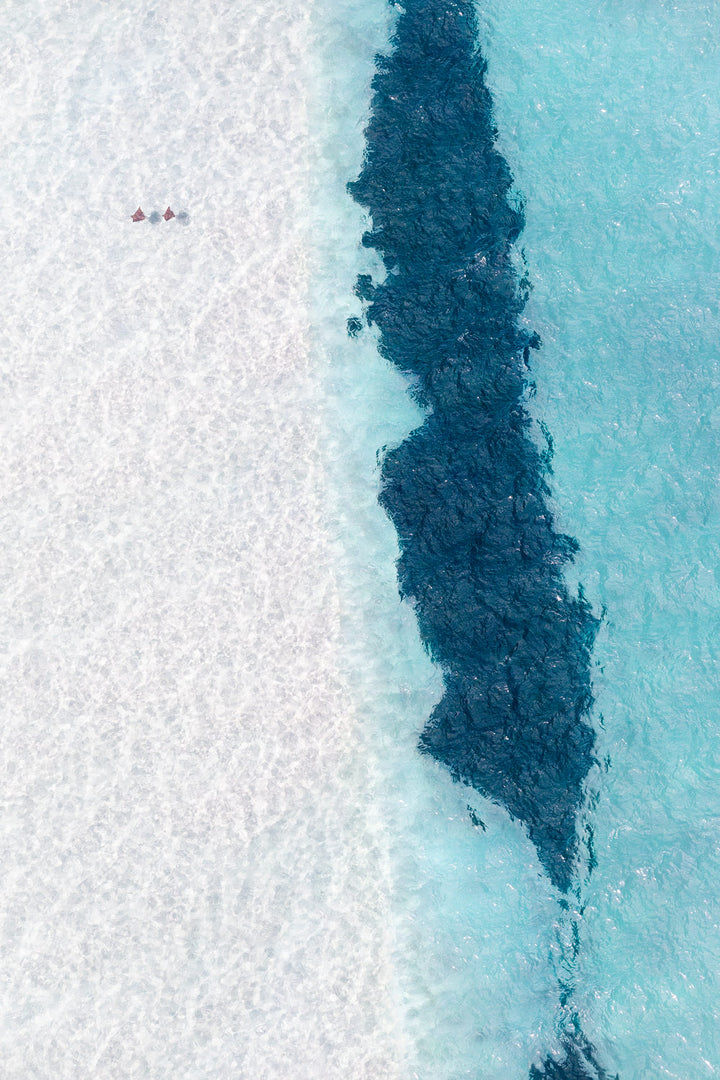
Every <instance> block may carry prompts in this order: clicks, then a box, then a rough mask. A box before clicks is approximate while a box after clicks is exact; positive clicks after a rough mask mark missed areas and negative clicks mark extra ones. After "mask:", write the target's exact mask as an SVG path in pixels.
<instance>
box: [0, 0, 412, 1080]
mask: <svg viewBox="0 0 720 1080" xmlns="http://www.w3.org/2000/svg"><path fill="white" fill-rule="evenodd" d="M298 10H299V9H298V8H297V5H292V4H290V3H287V2H285V0H282V2H281V3H280V4H275V5H273V6H272V8H269V7H268V6H267V5H259V4H257V3H254V2H248V0H246V2H243V3H240V4H238V5H228V4H224V3H221V2H219V0H202V2H201V3H200V4H191V3H187V2H185V0H182V2H180V3H177V4H174V5H172V7H171V8H167V9H164V10H163V9H161V8H160V7H158V8H157V9H156V10H155V11H154V12H153V11H151V10H150V9H149V8H148V6H147V5H146V4H145V3H142V2H140V0H131V2H130V3H127V4H123V5H121V6H117V5H107V4H104V3H100V2H98V0H92V2H90V0H83V2H81V3H79V4H76V5H72V6H69V5H67V4H65V3H62V2H60V0H43V2H42V3H40V2H39V0H29V2H28V3H26V4H22V5H16V6H15V8H14V9H12V10H10V11H9V12H8V10H7V9H6V11H5V14H4V15H3V16H2V23H3V24H4V25H3V33H2V40H3V41H4V45H3V46H2V58H1V59H2V62H1V64H0V79H1V80H2V87H3V91H2V92H3V100H4V103H5V104H4V108H3V112H2V115H1V116H0V131H1V132H2V142H3V173H4V178H3V183H2V202H1V203H0V222H1V224H2V241H1V244H0V269H1V272H2V278H3V283H4V285H3V288H4V304H3V318H2V323H1V326H2V330H1V334H0V342H1V354H2V380H3V406H2V408H3V437H2V454H1V455H0V469H1V470H2V479H1V481H0V483H1V491H2V524H1V528H2V535H3V548H4V555H3V560H2V563H3V579H4V599H3V603H2V606H1V607H0V620H1V627H0V639H1V640H2V648H3V657H2V702H3V712H4V719H3V723H2V726H1V727H0V744H1V750H0V762H1V769H2V780H1V781H0V793H1V800H2V805H1V811H0V837H1V839H0V864H1V865H2V875H0V911H1V912H2V923H1V925H0V955H2V989H1V997H2V1005H1V1008H2V1014H3V1019H2V1023H1V1024H0V1057H1V1058H2V1062H3V1065H2V1074H3V1076H4V1077H6V1078H7V1080H30V1078H31V1077H37V1078H42V1080H47V1078H48V1077H51V1076H52V1077H53V1080H70V1078H74V1077H78V1078H79V1077H88V1076H92V1077H95V1078H108V1080H110V1078H112V1080H124V1078H130V1077H152V1078H153V1080H161V1078H165V1077H167V1078H168V1080H169V1078H171V1077H172V1078H173V1080H177V1078H179V1077H182V1078H183V1080H193V1078H199V1077H213V1078H219V1077H228V1078H229V1077H237V1078H243V1077H247V1078H252V1080H275V1078H280V1077H289V1076H292V1080H318V1078H319V1077H322V1078H323V1080H333V1078H337V1080H341V1078H342V1080H349V1078H352V1080H361V1078H368V1080H371V1078H373V1080H375V1078H390V1077H395V1076H396V1075H399V1073H398V1068H399V1066H398V1064H397V1062H398V1060H399V1050H398V1048H397V1045H396V1035H395V1032H394V1024H395V1021H394V1011H393V1006H392V1003H391V1001H390V990H389V969H388V964H387V962H386V961H387V942H386V938H387V933H388V931H387V919H386V910H385V906H386V895H385V894H386V890H387V882H386V880H385V878H384V876H383V874H384V871H383V866H384V861H383V851H382V843H381V835H380V834H381V830H380V827H379V824H378V823H376V822H375V821H373V820H372V813H373V812H372V810H371V805H372V801H373V800H372V792H371V790H370V785H371V783H372V781H371V779H370V776H369V774H368V773H367V771H366V769H365V767H364V765H363V756H362V755H361V754H360V753H359V752H358V746H359V739H360V735H359V733H358V731H357V727H356V722H355V718H354V714H353V707H352V703H351V700H350V696H349V694H348V692H347V691H346V689H344V686H343V677H342V664H341V662H340V660H339V649H340V644H339V632H338V604H339V601H338V595H337V589H336V585H335V574H334V567H333V556H332V554H331V550H330V545H329V540H328V537H327V535H326V532H325V529H324V525H323V514H322V508H323V500H324V497H325V496H324V482H325V481H324V478H323V475H322V470H321V467H320V460H319V452H318V439H319V429H318V425H319V418H318V407H317V402H318V400H319V396H320V394H321V387H320V378H319V375H318V374H317V372H316V371H315V369H314V366H313V361H312V358H311V356H310V355H309V350H308V331H307V307H306V281H305V254H304V251H303V242H304V239H303V235H302V228H301V224H300V223H301V221H302V219H303V215H304V207H303V200H304V199H306V198H307V183H306V176H307V171H308V168H309V162H308V135H307V130H306V118H305V108H304V94H305V83H306V79H307V72H306V71H305V70H304V64H305V63H306V58H305V54H304V53H305V41H306V36H307V33H308V25H307V18H306V16H305V15H304V14H303V13H302V12H301V13H298ZM138 204H140V205H141V206H142V208H143V210H144V211H145V213H146V214H148V215H149V214H150V213H151V212H152V211H159V212H162V211H164V210H165V207H166V206H167V205H168V204H169V205H170V206H171V207H172V208H173V210H174V211H175V212H176V213H180V212H181V211H185V212H187V214H188V215H189V222H188V224H186V225H183V224H181V223H180V222H179V221H178V220H174V221H169V222H165V221H161V222H160V223H158V224H155V225H153V224H151V223H150V222H148V221H145V222H142V223H139V224H134V223H133V222H132V221H131V220H130V215H131V214H132V212H133V211H134V210H135V209H136V207H137V206H138Z"/></svg>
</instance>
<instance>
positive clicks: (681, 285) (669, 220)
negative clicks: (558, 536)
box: [483, 0, 720, 1080]
mask: <svg viewBox="0 0 720 1080" xmlns="http://www.w3.org/2000/svg"><path fill="white" fill-rule="evenodd" d="M483 18H484V22H485V31H484V32H485V38H486V48H487V54H488V59H489V66H490V72H489V76H490V83H491V86H492V87H493V89H494V92H495V99H496V109H497V118H498V126H499V129H500V132H501V139H500V141H501V145H502V148H503V151H504V153H505V154H506V156H507V157H508V159H509V161H510V163H511V166H512V168H513V171H514V173H515V176H516V181H517V187H518V189H519V190H520V191H521V192H522V193H523V195H524V197H525V199H526V201H527V226H526V229H525V233H524V235H523V238H522V240H521V244H522V246H523V247H524V249H525V252H526V257H527V260H528V264H529V269H530V275H531V278H532V280H533V283H534V286H535V289H534V293H533V296H532V298H531V301H530V304H529V306H528V309H527V312H526V314H527V318H528V320H529V321H530V322H531V323H532V325H533V326H534V327H536V328H537V329H538V330H539V332H540V333H541V335H542V337H543V341H544V349H543V351H542V353H541V354H540V358H539V360H538V362H537V363H536V367H535V378H536V381H537V385H538V396H537V400H536V410H537V413H538V414H540V415H542V416H543V418H544V419H545V420H546V422H547V424H548V426H549V428H550V431H551V432H553V433H554V435H555V449H556V454H555V461H554V468H555V476H554V485H553V487H554V492H555V496H556V499H557V505H558V513H559V517H560V521H561V523H562V524H563V526H564V527H566V528H567V529H568V530H569V531H570V532H572V533H573V534H574V535H576V536H578V537H579V538H580V540H581V545H582V556H581V561H580V564H579V566H578V568H577V572H578V576H581V577H582V580H583V582H584V583H585V586H586V588H587V591H588V595H589V596H590V599H591V600H592V602H593V603H594V604H595V605H596V606H597V607H598V608H600V607H602V606H605V607H606V608H607V620H606V623H605V625H604V628H603V630H602V631H601V634H600V636H599V639H598V642H597V645H596V649H595V658H596V661H597V664H598V667H597V672H596V675H595V685H596V694H597V706H596V714H597V716H598V717H599V716H600V714H602V716H603V717H604V720H605V729H604V731H602V732H601V754H602V755H605V754H607V755H609V757H610V760H611V768H610V770H609V772H608V773H607V775H603V776H599V777H598V778H597V782H596V784H595V786H596V788H598V789H599V791H600V799H599V802H598V805H597V809H596V810H595V811H594V813H593V814H592V822H593V826H594V830H595V845H596V853H597V860H598V866H597V869H596V871H595V872H594V874H593V876H592V877H591V879H590V881H589V883H588V884H587V886H586V887H585V890H584V896H585V899H586V903H587V908H586V912H585V919H584V926H583V948H582V952H581V959H580V962H579V971H578V994H579V999H580V1000H581V1001H582V1009H583V1011H585V1012H586V1013H587V1016H588V1021H587V1025H586V1026H587V1030H588V1034H589V1035H590V1036H591V1037H592V1038H593V1039H594V1041H595V1042H596V1045H597V1046H598V1048H602V1049H603V1051H604V1052H603V1060H605V1061H608V1062H612V1063H613V1064H614V1065H615V1066H616V1067H617V1068H618V1069H619V1071H620V1074H621V1076H627V1077H643V1078H645V1077H647V1078H651V1077H659V1076H667V1077H679V1078H680V1077H682V1078H684V1080H689V1078H692V1080H694V1078H700V1077H705V1076H712V1075H714V1074H715V1072H716V1070H717V1068H718V1067H719V1066H720V1029H719V1028H718V1023H717V1019H718V991H719V989H720V987H719V986H718V980H719V978H720V975H719V967H718V953H719V950H718V945H719V938H718V925H719V923H720V904H719V902H718V886H719V884H720V863H719V859H718V842H717V824H716V823H717V820H718V813H719V812H720V796H719V794H718V785H717V772H716V770H717V754H718V668H717V662H718V644H717V626H718V613H719V612H720V593H719V592H718V582H717V567H718V563H719V559H718V555H719V554H720V553H719V551H718V495H717V490H718V464H717V463H718V461H719V460H720V452H719V451H720V445H719V439H720V436H719V434H718V407H717V401H718V387H719V385H720V363H719V361H720V312H719V309H718V285H717V282H718V276H717V275H718V270H719V269H720V260H719V257H718V250H719V249H718V244H719V242H720V231H719V225H718V220H719V219H718V206H720V178H719V175H718V167H717V161H718V157H717V155H718V149H720V143H719V142H718V133H719V132H720V66H719V65H718V51H719V49H720V12H718V9H717V8H716V7H715V6H714V5H709V4H689V3H684V2H681V3H673V4H670V3H660V4H658V3H652V4H649V3H640V4H633V5H632V10H628V9H627V8H624V7H620V6H619V5H616V4H611V3H605V4H595V3H593V4H590V5H568V4H565V3H553V2H550V3H546V2H543V3H539V2H533V0H530V2H529V3H528V2H525V0H523V2H522V3H519V2H518V3H515V2H512V0H511V2H510V3H504V4H502V5H501V4H488V5H485V6H484V11H483ZM590 1017H592V1021H590V1019H589V1018H590ZM590 1025H592V1026H590Z"/></svg>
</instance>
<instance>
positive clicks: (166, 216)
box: [163, 206, 175, 221]
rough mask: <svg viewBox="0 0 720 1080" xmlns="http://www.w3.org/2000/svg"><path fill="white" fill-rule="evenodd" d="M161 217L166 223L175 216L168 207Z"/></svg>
mask: <svg viewBox="0 0 720 1080" xmlns="http://www.w3.org/2000/svg"><path fill="white" fill-rule="evenodd" d="M163 217H164V218H165V220H166V221H169V220H170V218H171V217H175V215H174V214H173V212H172V210H171V209H170V207H169V206H168V208H167V210H166V211H165V213H164V214H163Z"/></svg>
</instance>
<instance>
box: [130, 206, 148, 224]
mask: <svg viewBox="0 0 720 1080" xmlns="http://www.w3.org/2000/svg"><path fill="white" fill-rule="evenodd" d="M132 219H133V221H144V220H145V215H144V214H143V212H142V210H141V209H140V207H139V206H138V208H137V210H136V211H135V213H134V214H133V216H132Z"/></svg>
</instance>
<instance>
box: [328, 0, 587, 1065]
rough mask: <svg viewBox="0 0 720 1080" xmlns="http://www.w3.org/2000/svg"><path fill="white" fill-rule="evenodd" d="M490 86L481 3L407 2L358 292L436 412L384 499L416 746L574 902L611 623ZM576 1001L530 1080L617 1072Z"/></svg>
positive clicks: (387, 467) (403, 457) (374, 123)
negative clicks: (536, 392)
mask: <svg viewBox="0 0 720 1080" xmlns="http://www.w3.org/2000/svg"><path fill="white" fill-rule="evenodd" d="M485 73H486V65H485V61H484V59H483V56H482V52H481V48H480V43H479V41H478V27H477V22H476V17H475V10H474V6H473V4H472V3H468V2H465V0H459V2H455V3H447V2H441V0H414V2H413V0H409V2H408V3H407V4H406V5H405V7H404V10H403V12H402V13H401V15H400V17H399V19H398V22H397V26H396V29H395V32H394V35H393V40H392V51H391V52H390V53H389V54H388V55H385V56H382V57H378V61H377V73H376V75H375V78H374V82H373V91H374V94H373V100H372V113H371V118H370V122H369V124H368V127H367V131H366V139H367V149H366V157H365V161H364V164H363V168H362V171H361V173H360V176H359V178H358V180H357V181H356V182H354V183H352V184H351V185H350V190H351V193H352V195H353V196H354V198H355V199H356V200H358V202H360V203H361V204H362V205H363V206H364V207H366V208H367V210H368V211H369V213H370V215H371V219H372V228H371V229H370V230H369V231H368V232H367V233H366V234H365V236H364V238H363V243H364V244H365V245H366V246H367V247H371V248H375V249H376V250H377V251H378V253H379V254H380V256H381V258H382V261H383V263H384V267H385V270H386V276H385V277H384V280H377V281H374V280H373V279H372V278H371V277H370V276H369V275H362V276H361V277H360V278H359V279H358V282H357V293H358V295H359V296H360V297H361V299H362V300H363V301H364V302H365V315H366V318H367V321H368V322H369V323H370V324H374V325H376V326H377V327H378V329H379V333H380V338H379V347H380V350H381V352H382V354H383V355H384V356H385V357H386V358H387V359H388V360H390V361H391V362H392V364H394V365H395V366H396V367H397V368H398V369H399V370H400V371H401V372H403V373H404V374H405V375H406V376H407V377H408V379H409V388H410V392H411V393H412V395H413V397H414V399H415V400H416V401H417V402H418V403H419V404H420V405H421V406H422V407H423V408H424V409H425V410H426V418H425V420H424V422H423V424H422V426H421V427H419V428H418V429H416V430H415V431H413V432H412V433H411V435H410V436H409V437H408V438H407V439H406V440H405V441H404V442H403V443H402V444H401V445H400V446H397V447H394V448H391V449H388V448H385V449H384V453H383V460H382V485H381V494H380V501H381V503H382V505H383V506H384V508H385V509H386V511H387V513H388V514H389V516H390V518H391V520H392V521H393V523H394V525H395V528H396V531H397V534H398V539H399V546H400V559H399V563H398V578H399V585H400V591H401V595H402V596H403V597H405V598H407V599H408V600H410V601H411V602H412V604H413V606H414V609H415V612H416V615H417V620H418V625H419V629H420V633H421V636H422V639H423V642H424V643H425V646H426V648H427V651H428V653H429V654H430V656H431V657H432V659H433V660H434V661H435V662H436V663H437V664H438V665H439V666H440V667H441V669H442V672H443V677H444V695H443V697H442V700H441V701H440V702H439V704H438V705H437V707H436V708H435V709H434V711H433V713H432V715H431V716H430V717H429V719H428V722H427V725H426V727H425V730H424V731H423V733H422V736H421V739H420V749H421V750H422V751H423V752H425V753H427V754H430V755H432V756H433V757H434V758H436V759H437V760H438V761H440V762H442V763H443V764H444V765H446V766H447V767H448V769H449V770H450V772H451V774H452V776H453V777H454V778H455V779H457V780H459V781H462V782H464V783H466V784H469V785H471V786H472V787H474V788H475V789H476V790H477V791H478V792H480V793H481V794H482V795H484V796H487V797H490V798H491V799H493V800H494V801H496V802H498V803H499V804H500V805H502V806H504V807H505V808H506V809H507V810H508V812H509V813H510V814H511V815H512V816H513V817H514V818H516V819H519V820H520V821H522V822H523V823H524V825H525V826H526V828H527V831H528V834H529V836H530V838H531V839H532V841H533V842H534V844H535V846H536V848H537V851H538V855H539V858H540V861H541V864H542V866H543V867H544V869H545V871H546V873H547V874H548V876H549V878H550V880H551V881H552V883H553V884H554V885H555V886H556V888H557V889H558V891H559V894H560V903H561V905H562V906H566V904H565V901H564V900H563V899H562V896H563V895H565V894H567V893H568V892H569V891H571V890H572V889H573V886H574V881H575V877H576V865H577V857H578V835H579V829H578V814H579V811H580V808H581V806H582V804H583V798H584V788H583V785H584V781H585V779H586V777H587V775H588V772H589V771H590V769H591V767H592V766H593V764H594V763H595V756H594V752H593V747H594V743H595V732H594V729H593V726H592V724H591V722H590V719H589V715H588V714H589V712H590V709H591V706H592V703H593V697H592V685H591V675H590V672H591V652H592V647H593V642H594V639H595V635H596V632H597V628H598V625H599V622H598V618H597V616H596V615H595V614H594V613H593V612H592V610H591V608H590V605H589V604H588V602H587V601H586V599H585V598H584V595H583V593H582V591H581V590H580V591H578V593H577V594H575V595H573V594H572V593H571V592H570V591H569V589H568V586H567V584H566V580H565V573H564V572H565V568H566V567H567V565H568V563H570V562H571V561H572V560H573V557H574V555H575V554H576V552H577V550H578V542H577V540H575V539H574V538H572V537H570V536H566V535H564V534H563V533H561V532H560V531H559V530H558V529H557V528H556V526H555V523H554V519H553V514H552V512H551V509H550V506H549V495H550V490H549V483H548V482H549V477H550V475H551V458H552V441H551V437H550V435H549V433H548V432H547V431H545V433H544V434H545V446H544V447H542V446H541V445H539V443H538V441H537V439H536V438H535V437H534V436H535V433H534V432H533V430H532V422H531V419H530V415H529V412H528V408H527V403H528V398H529V396H530V395H531V394H532V390H533V386H532V381H531V358H532V355H533V353H534V351H535V350H537V349H538V348H540V347H541V342H540V339H539V337H538V336H537V334H535V333H533V332H532V331H530V330H528V329H527V328H526V327H524V326H523V325H522V323H521V318H520V317H521V314H522V312H523V309H524V307H525V304H526V302H527V298H528V293H529V289H530V287H531V283H530V282H529V280H528V278H527V276H521V275H520V273H519V272H518V270H517V263H516V261H515V260H514V258H513V246H514V244H515V243H516V241H517V239H518V237H519V236H520V234H521V231H522V229H523V225H524V214H523V209H522V207H521V206H520V205H519V204H518V201H517V199H516V198H514V196H513V193H512V191H511V188H512V182H513V181H512V176H511V173H510V169H509V167H508V165H507V163H506V161H505V160H504V159H503V157H502V156H501V154H500V153H499V152H498V149H497V146H496V136H497V131H496V128H495V122H494V115H493V103H492V100H491V96H490V93H489V91H488V89H487V86H486V84H485ZM358 329H359V326H358V324H357V321H355V320H354V321H353V322H352V323H351V324H350V326H349V331H350V332H351V333H352V334H355V333H357V331H358ZM592 858H593V856H592V853H590V862H591V863H592ZM562 1004H563V1006H565V1007H566V1008H567V1023H566V1026H565V1031H564V1035H563V1043H564V1057H563V1058H562V1059H557V1058H555V1057H548V1058H547V1060H546V1062H545V1064H544V1066H543V1067H542V1069H538V1068H537V1067H531V1068H530V1076H531V1078H533V1080H539V1078H541V1077H547V1078H558V1080H560V1078H563V1080H570V1078H584V1077H603V1076H606V1075H607V1073H606V1072H605V1071H604V1070H603V1068H602V1066H601V1064H600V1063H599V1062H598V1061H597V1058H596V1054H595V1051H594V1049H593V1047H592V1045H591V1044H590V1043H589V1042H588V1041H587V1039H586V1038H585V1037H584V1035H583V1034H582V1032H581V1030H580V1028H579V1025H578V1024H577V1022H576V1020H575V1018H574V1014H573V1010H572V1005H571V987H570V986H568V987H565V988H564V989H563V990H562Z"/></svg>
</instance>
